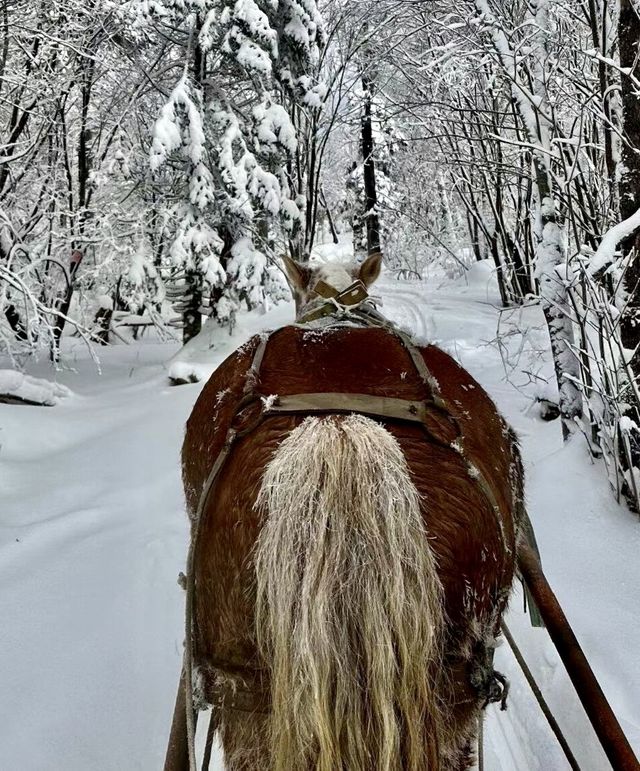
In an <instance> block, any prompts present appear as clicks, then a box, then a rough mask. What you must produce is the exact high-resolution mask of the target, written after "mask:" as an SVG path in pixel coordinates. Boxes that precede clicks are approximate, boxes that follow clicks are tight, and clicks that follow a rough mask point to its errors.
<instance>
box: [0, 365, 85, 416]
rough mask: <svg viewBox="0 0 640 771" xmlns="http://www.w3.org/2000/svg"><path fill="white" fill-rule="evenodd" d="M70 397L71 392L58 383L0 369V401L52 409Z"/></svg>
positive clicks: (12, 370)
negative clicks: (8, 400)
mask: <svg viewBox="0 0 640 771" xmlns="http://www.w3.org/2000/svg"><path fill="white" fill-rule="evenodd" d="M71 395H72V391H70V390H69V389H68V388H67V387H66V386H63V385H60V383H52V382H51V381H50V380H43V379H42V378H38V377H31V376H30V375H25V374H23V373H22V372H17V371H16V370H14V369H0V399H2V397H9V398H10V399H12V400H13V399H15V400H16V401H19V402H26V403H27V404H37V405H45V406H47V407H53V406H54V405H55V404H57V403H58V402H59V401H60V400H61V399H65V398H66V397H68V396H71Z"/></svg>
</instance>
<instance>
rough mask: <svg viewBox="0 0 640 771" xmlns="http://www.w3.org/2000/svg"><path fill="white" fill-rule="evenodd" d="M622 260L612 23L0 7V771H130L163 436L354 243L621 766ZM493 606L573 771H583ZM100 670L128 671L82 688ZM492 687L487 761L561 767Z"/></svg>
mask: <svg viewBox="0 0 640 771" xmlns="http://www.w3.org/2000/svg"><path fill="white" fill-rule="evenodd" d="M639 250H640V1H639V0H457V2H455V3H454V2H451V0H0V311H1V312H0V469H2V470H0V478H4V480H6V484H5V483H4V481H3V482H2V485H1V486H2V487H3V488H4V491H3V493H2V498H3V502H2V504H1V506H0V508H1V509H3V510H4V513H0V584H3V585H4V587H5V588H4V589H2V590H1V591H0V614H3V615H4V617H6V618H11V619H14V622H13V623H12V624H10V626H11V632H10V634H9V638H8V648H7V651H6V652H3V654H2V655H3V656H4V657H5V661H6V660H15V661H16V667H15V671H14V672H7V673H6V674H7V678H8V679H7V688H6V689H5V688H3V687H0V692H2V691H5V694H8V695H7V696H6V698H2V697H0V703H3V710H2V711H6V712H7V714H11V716H12V717H11V719H10V720H9V721H8V724H7V726H5V727H3V728H0V734H2V733H3V732H4V730H6V729H7V728H8V729H9V732H8V733H7V736H9V733H10V734H11V738H10V739H8V740H7V741H0V768H7V769H10V768H15V769H21V771H37V770H40V769H43V768H51V769H58V768H59V769H63V768H64V769H67V770H68V771H74V770H75V769H78V770H79V769H81V768H83V769H86V768H95V769H104V771H109V770H110V769H113V771H115V770H116V769H125V768H126V769H129V768H131V769H133V768H136V769H138V768H140V769H151V768H157V767H160V765H161V762H162V757H163V753H164V749H165V745H166V738H167V736H168V730H169V722H170V713H171V700H172V698H173V695H174V694H173V688H174V679H175V677H174V675H175V670H176V666H178V665H176V663H175V662H176V661H178V660H179V658H180V655H181V642H180V640H181V634H182V631H181V628H180V625H181V623H182V622H181V613H182V606H181V602H182V598H181V595H180V594H179V589H178V588H177V587H175V575H177V573H178V571H179V570H181V569H182V568H181V567H180V566H184V560H185V554H186V547H185V542H186V539H187V535H186V532H187V527H188V522H187V519H186V517H185V516H184V512H183V509H184V503H183V501H182V491H181V488H180V480H179V474H180V461H179V458H178V453H179V448H180V443H181V441H182V435H183V431H184V423H185V420H186V418H187V416H188V415H189V412H190V410H191V408H192V406H193V404H194V402H195V400H196V398H197V397H198V394H199V393H200V391H201V389H202V387H203V385H204V383H205V382H206V381H207V380H208V378H209V376H210V375H211V373H212V372H213V371H214V370H215V369H216V367H218V365H220V363H221V362H222V361H223V360H224V359H225V358H226V357H227V356H229V355H231V354H232V353H233V352H234V351H235V350H236V349H237V348H238V346H241V345H244V344H245V343H246V341H247V340H248V339H249V338H250V337H251V336H252V335H255V334H260V333H262V330H264V329H273V328H276V327H281V326H283V325H286V324H292V323H293V322H294V317H295V310H294V308H293V303H292V288H294V290H295V287H292V282H291V272H290V269H289V274H287V260H293V261H295V262H294V263H293V264H295V265H297V266H298V269H299V270H300V271H304V270H311V268H313V267H314V266H317V265H322V264H325V263H327V262H332V261H335V260H337V261H339V262H341V263H343V264H346V263H348V264H350V265H351V264H354V265H362V263H363V262H364V261H365V260H366V259H367V257H368V256H371V255H376V254H378V253H380V254H381V255H382V265H383V267H382V275H381V279H380V282H379V286H378V285H375V286H374V288H372V290H371V292H372V296H373V297H374V300H376V301H378V300H379V303H378V304H379V308H380V311H381V312H382V313H384V314H385V315H386V316H388V317H389V318H390V319H391V320H392V321H393V322H394V323H397V324H398V325H400V326H401V327H402V328H403V329H405V330H406V331H407V332H409V333H411V334H413V335H414V336H415V338H416V339H417V340H421V341H424V342H423V343H421V344H426V342H429V343H434V344H436V345H438V346H440V347H441V348H443V349H444V350H446V351H447V352H448V353H449V354H451V355H452V356H453V357H454V359H456V360H457V361H458V362H459V363H460V364H461V365H462V366H463V367H464V368H466V369H467V370H468V371H469V372H471V373H472V375H473V376H474V377H475V378H476V379H477V380H478V381H479V382H480V383H481V385H482V387H483V388H485V389H486V390H487V391H488V393H489V394H490V396H491V398H492V399H494V401H495V403H496V405H497V407H498V409H499V410H500V412H501V413H502V414H504V415H505V417H506V419H507V420H508V421H509V423H510V424H511V425H512V426H513V427H514V428H515V431H516V433H517V434H518V435H519V436H520V442H521V448H522V454H523V458H524V466H525V477H526V480H527V481H526V488H525V489H526V495H527V500H528V505H529V509H530V515H531V520H532V522H533V526H534V528H535V530H536V534H537V537H538V545H539V546H540V550H541V554H542V560H543V565H544V566H545V567H546V568H548V573H549V574H550V578H551V579H554V580H553V581H552V583H554V586H555V585H557V588H558V589H557V590H558V595H559V597H560V599H561V601H562V604H563V606H565V604H566V612H567V615H568V616H569V617H570V620H571V621H572V622H573V623H574V625H575V627H576V631H577V633H578V637H579V638H580V639H581V641H583V644H584V647H585V651H586V653H587V655H588V658H589V660H590V662H591V664H592V666H593V668H594V670H595V672H596V674H597V675H598V677H599V679H600V681H601V685H602V686H603V690H604V691H605V694H606V695H607V697H608V698H609V699H610V701H611V703H612V706H613V708H614V711H615V712H616V713H617V714H618V718H619V719H620V722H621V724H622V727H623V728H624V730H625V733H626V734H627V737H628V739H629V742H630V744H631V745H632V746H634V747H635V750H636V753H637V752H638V751H639V750H640V697H639V695H638V694H639V693H640V674H639V672H640V653H638V651H640V637H639V634H638V629H639V628H640V625H639V624H638V614H639V613H640V605H639V604H638V593H637V581H638V580H640V568H639V567H638V560H637V553H638V547H639V546H640V524H639V523H638V515H639V514H640V353H639V350H638V349H639V347H640V261H639V258H638V252H639ZM354 275H355V274H354ZM294 294H295V291H294ZM545 560H547V562H545ZM121 565H124V567H122V566H121ZM107 587H108V588H107ZM153 587H155V589H154V588H153ZM158 588H159V589H160V590H161V592H163V593H165V594H167V595H170V596H171V599H170V601H169V600H166V598H165V600H166V603H167V604H166V605H163V604H162V600H161V598H159V597H158V596H155V595H154V598H153V599H149V597H150V594H152V593H154V592H155V591H156V590H157V589H158ZM518 592H520V590H519V589H518ZM114 597H119V598H120V600H121V604H119V603H118V602H117V601H116V600H115V599H114ZM523 602H525V600H524V599H523V597H521V596H520V595H518V597H517V599H514V600H512V603H511V609H510V610H509V611H508V615H509V617H510V618H511V616H513V618H511V620H510V621H509V623H510V624H511V625H512V627H513V628H515V629H516V630H517V632H518V633H519V636H520V637H521V639H522V640H523V646H524V648H525V649H526V653H527V657H528V659H530V660H531V662H533V663H532V665H531V666H532V668H533V669H535V670H536V672H537V676H538V679H539V680H540V681H541V683H542V684H543V686H544V688H543V690H545V689H546V691H547V697H548V699H549V701H550V703H551V704H552V706H553V708H554V712H557V713H558V714H560V715H563V714H564V715H565V717H564V720H565V724H564V726H563V727H564V730H565V733H566V734H567V736H568V738H569V743H570V744H572V745H577V746H573V750H574V752H575V753H576V755H577V757H578V760H579V763H580V765H579V767H580V768H582V769H587V771H589V770H591V771H599V770H600V769H604V768H608V767H609V766H608V765H607V761H606V759H605V757H604V755H603V754H602V750H601V749H600V747H599V746H598V744H597V742H596V741H595V739H594V738H593V737H592V736H591V733H590V728H589V725H588V723H587V721H586V718H585V717H584V715H583V714H582V712H580V709H581V708H580V706H579V702H577V701H575V695H573V693H572V692H571V690H570V684H569V682H568V680H567V678H566V675H564V674H560V672H559V670H558V668H557V666H556V665H557V663H558V662H557V660H556V659H557V656H556V654H555V652H554V651H553V650H552V649H551V648H550V646H549V644H548V642H541V641H540V640H539V639H538V638H537V637H536V633H537V631H538V630H537V629H533V628H531V626H530V624H529V623H528V621H527V617H526V615H524V614H523V613H521V612H520V611H521V605H522V604H523ZM516 615H517V618H516ZM42 629H48V630H49V631H48V632H47V634H45V635H44V637H45V638H46V637H47V635H50V636H51V638H52V640H53V642H52V643H51V645H52V648H51V656H52V658H51V661H52V662H53V663H54V666H52V667H49V666H45V662H46V660H47V656H46V655H45V654H44V653H43V652H42V651H43V650H44V648H43V647H42V646H47V645H48V644H47V643H46V642H44V641H43V640H42V639H40V638H41V637H42V635H43V632H42V631H41V630H42ZM167 630H171V631H170V632H169V631H167ZM1 637H2V634H0V638H1ZM25 640H28V643H24V641H25ZM160 640H162V642H160ZM23 646H24V647H23ZM154 646H155V647H154ZM3 647H4V646H3V645H0V650H2V649H3ZM105 647H107V648H110V650H112V651H113V656H114V660H115V659H116V658H118V659H119V660H120V661H123V660H126V661H128V662H129V663H128V664H127V665H120V668H119V669H118V673H117V675H115V676H114V674H113V672H114V670H113V668H110V667H109V666H108V665H107V663H105V662H103V663H102V664H101V666H100V667H99V672H98V676H97V678H96V680H95V682H92V680H93V675H92V672H93V667H94V663H95V660H96V657H100V656H101V655H103V653H101V651H103V650H104V648H105ZM499 650H500V651H502V649H499ZM16 651H20V652H19V653H16ZM108 655H111V653H110V654H108ZM500 655H501V656H503V657H505V656H506V654H505V653H504V651H502V652H501V653H500ZM554 656H555V657H556V658H555V659H554V658H553V657H554ZM6 657H8V659H7V658H6ZM500 664H501V666H502V668H503V669H505V670H506V671H507V674H508V676H509V678H510V679H512V680H513V681H517V680H518V677H519V678H520V680H522V675H521V674H519V670H518V669H517V666H516V664H515V663H514V662H513V661H511V660H509V661H508V662H507V661H506V660H505V661H502V660H501V661H500ZM41 670H42V671H41ZM4 674H5V673H2V672H0V681H1V680H2V678H3V677H4ZM112 677H114V691H116V692H118V693H117V695H113V694H112V695H110V696H109V698H110V699H112V701H110V702H109V709H108V710H107V712H108V714H107V715H106V718H105V720H104V721H102V722H101V725H100V726H99V727H97V726H96V725H94V723H93V722H92V721H91V720H90V715H89V713H91V712H92V711H93V710H95V704H94V703H93V700H94V699H97V698H99V696H98V690H100V689H105V688H108V687H109V683H110V681H111V678H112ZM90 682H91V684H90ZM27 683H28V686H27V687H25V685H26V684H27ZM23 689H24V690H23ZM512 692H513V694H514V695H513V696H512V700H513V701H514V702H515V705H514V706H512V707H511V708H510V711H509V712H508V713H507V714H508V715H510V717H508V718H507V723H506V725H507V727H506V728H505V727H504V726H505V723H504V722H503V723H500V722H499V721H500V720H502V718H501V717H499V716H498V712H497V710H496V711H495V714H492V716H491V717H490V719H489V720H488V726H487V728H486V736H485V755H486V758H487V759H486V761H485V767H486V768H487V771H502V770H504V771H513V770H514V769H515V770H516V771H527V770H529V769H531V770H532V771H533V769H544V770H545V771H553V770H554V769H564V768H566V767H569V766H567V765H566V762H567V761H566V759H565V757H564V756H563V755H562V753H561V752H560V751H559V750H558V748H557V747H556V746H555V745H554V741H553V735H552V734H550V733H549V729H548V727H547V726H546V724H545V723H544V720H543V719H542V718H541V717H539V716H538V714H537V712H536V710H537V707H536V704H535V701H533V698H532V696H531V694H530V692H529V691H528V689H527V686H526V683H524V682H520V681H518V682H515V684H514V683H512ZM518 702H519V703H520V706H519V705H518ZM88 704H91V706H90V708H89V706H88ZM51 705H53V709H52V707H51ZM5 708H6V710H5ZM490 709H493V708H490ZM42 710H46V711H49V710H50V711H52V712H53V713H55V717H53V716H50V717H49V718H47V719H46V720H45V719H44V718H43V717H42V716H40V715H35V714H33V713H34V712H38V713H39V712H40V711H42ZM518 710H520V713H518ZM65 711H68V715H67V717H64V716H63V715H62V712H65ZM25 712H26V714H25ZM58 713H59V714H58ZM533 713H536V717H535V718H533V717H531V715H532V714H533ZM578 713H579V714H578ZM133 714H135V717H132V715H133ZM127 715H128V717H127ZM94 718H95V713H94ZM74 721H75V722H74ZM560 722H562V721H560ZM79 726H80V732H81V733H82V732H84V738H83V740H82V741H81V742H79V743H78V742H70V739H69V737H70V736H71V735H72V734H73V733H74V732H77V731H78V730H79V728H78V727H79ZM33 730H37V731H38V732H39V734H40V735H41V736H42V737H43V738H44V739H45V741H43V743H42V746H39V747H38V748H37V749H35V748H34V747H31V746H30V744H31V741H32V740H31V738H30V736H31V732H32V731H33ZM2 745H4V746H2ZM105 746H108V747H114V748H115V747H118V749H117V750H115V749H114V752H113V753H104V754H101V752H102V750H101V749H100V748H102V749H104V747H105ZM536 748H538V749H536ZM540 748H542V749H540ZM5 752H6V753H7V755H6V756H4V757H3V754H4V753H5ZM219 767H220V768H223V766H222V765H221V766H219ZM571 767H578V766H571ZM630 767H631V766H630ZM234 768H235V767H234Z"/></svg>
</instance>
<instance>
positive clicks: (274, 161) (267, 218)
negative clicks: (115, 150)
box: [147, 0, 324, 342]
mask: <svg viewBox="0 0 640 771" xmlns="http://www.w3.org/2000/svg"><path fill="white" fill-rule="evenodd" d="M147 7H148V8H149V10H148V11H147V13H150V12H151V10H153V14H155V15H156V16H161V17H164V16H166V17H168V18H170V19H171V20H173V22H177V23H179V24H181V25H182V27H183V28H184V29H185V30H186V31H187V32H188V34H189V43H188V46H187V51H188V62H187V64H186V66H185V70H184V74H183V76H182V78H181V79H180V81H179V82H178V83H177V85H176V86H175V88H174V89H173V91H172V93H171V95H170V97H169V99H168V101H167V102H166V104H165V105H164V107H163V109H162V111H161V114H160V117H159V118H158V120H157V122H156V125H155V129H154V136H153V144H152V147H151V167H152V169H153V170H154V171H156V172H157V171H160V170H161V169H163V168H166V167H168V166H171V164H175V163H176V161H177V162H178V163H179V164H181V165H179V166H178V180H180V179H182V180H183V181H182V184H181V185H180V184H179V186H178V190H177V196H176V198H177V200H175V201H173V202H172V203H171V220H172V227H173V229H174V235H173V240H172V245H171V248H170V250H169V254H170V260H171V263H172V265H173V267H174V268H175V271H176V279H177V280H178V281H179V282H181V283H182V287H181V290H180V291H179V292H178V294H180V295H181V296H180V298H179V304H178V306H177V308H178V310H179V311H180V313H181V315H182V317H183V324H184V339H185V342H186V341H187V340H189V339H190V338H191V337H193V336H194V335H195V334H197V333H198V331H199V329H200V323H201V313H202V311H206V310H209V311H210V312H211V315H212V316H213V317H214V318H215V319H217V320H218V321H219V322H220V323H221V324H224V325H226V326H230V327H231V326H233V323H234V318H235V314H236V312H237V310H238V309H239V308H240V307H241V305H242V304H243V303H244V304H246V305H247V306H248V307H255V306H257V305H259V304H260V303H262V302H263V301H264V300H265V297H266V293H267V292H268V293H269V294H270V295H271V296H272V297H273V298H274V299H279V298H281V297H282V296H284V294H285V291H284V284H283V282H282V280H279V271H278V269H277V268H276V267H275V266H274V264H273V262H272V258H273V256H274V254H275V253H276V252H277V248H276V242H277V241H278V240H280V241H283V240H284V241H288V240H291V239H295V238H296V236H297V234H298V233H299V231H300V229H301V226H302V221H303V214H304V212H303V208H304V201H303V199H302V198H301V196H300V195H299V194H298V195H296V193H299V191H300V188H301V185H300V180H296V179H293V175H292V169H293V165H294V163H293V162H294V158H295V156H296V153H299V152H300V150H301V148H300V146H299V138H298V135H297V132H296V128H295V127H294V123H293V122H292V119H291V115H290V112H291V111H292V108H293V107H295V108H297V109H298V110H310V111H313V110H317V109H319V107H320V105H321V102H322V99H323V97H324V87H323V85H322V84H321V83H319V82H318V81H317V80H316V79H315V77H314V76H313V73H314V67H315V62H316V61H317V59H318V56H319V51H320V48H321V46H322V44H323V39H324V33H323V28H322V22H321V19H320V15H319V13H318V10H317V7H316V4H315V2H314V0H304V1H303V2H293V1H292V0H281V1H280V2H277V3H276V2H271V1H270V0H237V2H229V1H228V0H225V1H222V0H207V1H206V2H201V1H200V0H197V1H196V0H180V2H178V0H176V1H175V2H170V1H169V0H165V2H164V3H160V2H157V3H155V4H154V5H153V9H151V7H149V6H148V4H147ZM174 168H175V167H174ZM174 294H175V289H174ZM207 306H208V308H207Z"/></svg>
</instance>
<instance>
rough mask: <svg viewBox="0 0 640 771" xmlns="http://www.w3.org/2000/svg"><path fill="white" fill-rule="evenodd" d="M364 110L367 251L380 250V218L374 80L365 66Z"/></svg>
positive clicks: (363, 75) (363, 150)
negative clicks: (373, 117) (374, 124)
mask: <svg viewBox="0 0 640 771" xmlns="http://www.w3.org/2000/svg"><path fill="white" fill-rule="evenodd" d="M362 90H363V92H364V110H363V115H362V158H363V161H364V208H365V214H364V216H365V222H366V226H367V252H368V253H369V254H372V253H373V252H379V251H380V220H379V218H378V209H377V205H378V197H377V192H376V170H375V163H374V146H373V126H372V115H371V106H372V101H373V82H372V80H371V78H370V76H369V73H368V72H367V68H366V67H365V68H364V70H363V73H362Z"/></svg>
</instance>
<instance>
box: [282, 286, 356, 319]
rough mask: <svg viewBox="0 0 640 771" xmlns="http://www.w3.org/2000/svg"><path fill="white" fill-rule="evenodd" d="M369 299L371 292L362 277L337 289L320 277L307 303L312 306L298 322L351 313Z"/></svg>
mask: <svg viewBox="0 0 640 771" xmlns="http://www.w3.org/2000/svg"><path fill="white" fill-rule="evenodd" d="M367 300H370V297H369V292H368V291H367V287H366V286H365V285H364V283H363V282H362V281H360V279H356V280H355V281H354V282H353V283H352V284H350V285H349V286H348V287H347V288H346V289H336V288H335V287H334V286H331V284H328V283H327V282H326V281H323V280H322V279H320V281H318V282H317V283H316V284H315V286H314V287H313V289H312V290H311V298H310V300H309V302H308V303H307V305H310V306H311V307H310V308H308V310H307V311H306V312H303V313H302V315H301V316H300V317H299V318H298V319H297V321H296V323H297V324H308V323H309V322H311V321H317V320H318V319H321V318H324V317H327V316H336V315H337V316H339V315H344V314H349V313H350V312H351V311H354V310H355V309H357V308H359V307H361V306H362V304H363V303H364V302H366V301H367ZM318 301H320V303H319V304H318ZM323 301H324V302H323Z"/></svg>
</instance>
